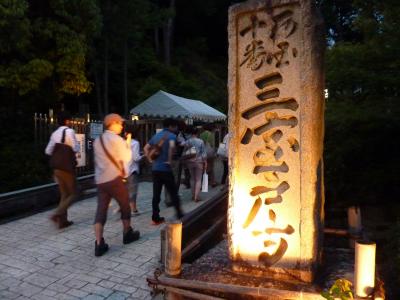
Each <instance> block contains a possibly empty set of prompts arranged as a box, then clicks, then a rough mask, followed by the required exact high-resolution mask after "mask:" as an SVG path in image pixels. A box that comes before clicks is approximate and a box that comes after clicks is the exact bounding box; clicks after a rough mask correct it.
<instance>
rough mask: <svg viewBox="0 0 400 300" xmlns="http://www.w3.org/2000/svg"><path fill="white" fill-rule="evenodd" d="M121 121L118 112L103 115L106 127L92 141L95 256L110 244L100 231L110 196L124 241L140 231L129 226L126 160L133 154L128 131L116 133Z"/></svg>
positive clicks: (132, 239)
mask: <svg viewBox="0 0 400 300" xmlns="http://www.w3.org/2000/svg"><path fill="white" fill-rule="evenodd" d="M123 122H124V119H123V118H122V117H121V116H120V115H118V114H108V115H107V116H106V117H105V118H104V127H105V128H106V130H105V132H104V133H103V134H102V135H101V136H100V137H98V138H97V139H96V140H95V142H94V158H95V181H96V184H97V191H98V196H97V197H98V199H97V210H96V216H95V221H94V231H95V235H96V242H95V256H101V255H103V254H104V253H106V252H107V251H108V248H109V247H108V244H106V243H105V241H104V238H103V231H104V225H105V223H106V221H107V211H108V207H109V204H110V201H111V198H114V199H115V200H116V201H117V202H118V205H119V207H120V211H121V220H122V225H123V238H122V241H123V243H124V244H129V243H132V242H134V241H136V240H138V239H139V237H140V232H139V231H136V230H133V228H132V227H131V208H130V206H129V194H128V189H127V186H126V184H125V178H126V175H127V174H128V164H129V162H130V160H131V158H132V152H131V148H130V145H131V135H130V134H129V133H128V134H127V135H126V140H124V139H123V138H122V137H120V136H119V134H121V132H122V129H123Z"/></svg>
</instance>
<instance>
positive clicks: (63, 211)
mask: <svg viewBox="0 0 400 300" xmlns="http://www.w3.org/2000/svg"><path fill="white" fill-rule="evenodd" d="M71 119H72V118H71V115H70V114H69V113H68V112H66V111H62V112H60V113H59V114H58V116H57V123H58V125H59V127H58V128H57V130H56V131H54V132H53V133H52V134H51V137H50V141H49V143H48V144H47V147H46V150H45V153H46V154H47V155H49V156H50V167H51V168H52V169H53V177H54V181H55V182H56V183H58V188H59V189H60V195H61V197H60V202H59V204H58V207H57V209H56V211H55V213H54V214H53V215H52V216H51V217H50V220H51V221H53V222H54V223H55V224H56V226H58V228H59V229H62V228H65V227H68V226H70V225H72V224H73V222H72V221H69V220H68V207H69V206H70V205H71V203H72V201H73V200H74V198H75V196H76V174H75V167H76V156H75V153H76V152H78V151H79V144H78V143H77V141H76V137H75V131H74V130H73V129H72V128H70V125H71Z"/></svg>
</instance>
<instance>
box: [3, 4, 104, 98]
mask: <svg viewBox="0 0 400 300" xmlns="http://www.w3.org/2000/svg"><path fill="white" fill-rule="evenodd" d="M0 19H1V22H0V43H1V45H4V47H1V50H0V53H1V59H0V62H1V64H0V87H2V88H5V89H11V90H15V91H17V92H18V94H19V95H25V94H27V93H29V92H33V91H37V90H38V89H39V88H48V89H51V90H52V91H53V92H54V94H55V95H56V96H57V97H58V98H61V97H62V96H63V95H66V94H70V95H79V94H82V93H87V92H89V91H90V89H91V83H90V81H89V80H88V78H87V76H86V54H87V50H88V43H89V42H90V39H91V37H92V36H93V35H95V34H96V32H97V31H98V30H99V28H100V15H99V10H98V8H97V6H96V2H95V1H93V0H84V1H77V0H68V1H66V0H50V1H37V2H36V1H30V2H28V1H24V0H11V1H2V2H1V3H0Z"/></svg>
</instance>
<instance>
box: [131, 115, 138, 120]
mask: <svg viewBox="0 0 400 300" xmlns="http://www.w3.org/2000/svg"><path fill="white" fill-rule="evenodd" d="M131 120H132V121H139V116H137V115H132V116H131Z"/></svg>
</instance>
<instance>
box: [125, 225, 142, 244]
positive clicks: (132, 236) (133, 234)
mask: <svg viewBox="0 0 400 300" xmlns="http://www.w3.org/2000/svg"><path fill="white" fill-rule="evenodd" d="M139 237H140V232H139V231H137V230H133V229H132V227H130V228H129V229H128V231H127V232H125V233H124V238H123V243H124V244H129V243H132V242H134V241H137V240H138V239H139Z"/></svg>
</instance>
